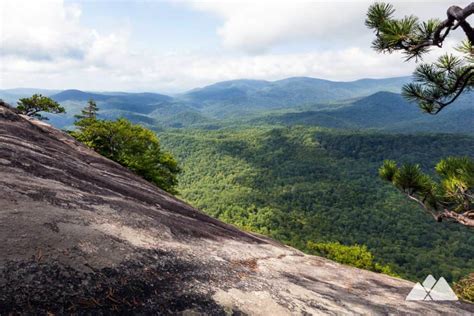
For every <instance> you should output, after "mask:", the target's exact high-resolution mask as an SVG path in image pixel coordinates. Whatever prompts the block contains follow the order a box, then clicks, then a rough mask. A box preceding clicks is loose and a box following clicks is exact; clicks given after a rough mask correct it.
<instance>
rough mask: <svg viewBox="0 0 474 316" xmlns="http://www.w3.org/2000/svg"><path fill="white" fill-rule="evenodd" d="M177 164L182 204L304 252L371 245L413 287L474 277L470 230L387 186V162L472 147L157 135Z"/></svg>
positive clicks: (443, 142) (312, 130)
mask: <svg viewBox="0 0 474 316" xmlns="http://www.w3.org/2000/svg"><path fill="white" fill-rule="evenodd" d="M159 137H160V139H161V142H162V145H163V146H164V147H165V148H166V149H167V150H169V151H171V152H172V153H173V154H174V155H175V157H176V158H177V159H178V161H179V164H180V166H181V167H182V169H183V172H182V173H181V175H180V176H179V186H178V191H179V192H180V196H181V197H182V198H183V199H185V200H186V201H188V202H190V203H191V204H192V205H194V206H196V207H198V208H200V209H202V210H203V211H205V212H206V213H208V214H211V215H212V216H215V217H217V218H219V219H222V220H224V221H226V222H229V223H232V224H235V225H237V226H239V227H241V228H244V229H247V230H251V231H255V232H259V233H262V234H266V235H269V236H271V237H274V238H276V239H278V240H280V241H282V242H284V243H287V244H289V245H292V246H294V247H296V248H299V249H302V250H304V251H309V252H311V250H310V249H308V242H339V243H341V244H344V245H355V244H359V245H366V246H367V247H368V249H369V251H371V252H372V253H373V254H374V256H375V258H376V260H378V262H380V263H381V264H385V265H389V266H390V267H391V268H392V270H393V271H394V272H395V273H396V274H398V275H400V276H402V277H404V278H408V279H412V280H418V279H421V278H423V277H424V276H425V275H426V274H429V273H432V274H434V275H439V276H444V277H445V278H447V279H448V280H449V281H456V280H458V279H459V278H460V277H462V276H465V275H467V274H468V273H470V272H471V271H473V269H474V235H473V234H472V231H471V230H470V229H469V228H466V227H462V226H459V225H456V224H452V223H447V222H446V223H445V222H443V223H436V222H434V221H433V220H432V219H431V218H430V217H428V216H427V215H426V214H424V213H423V212H421V211H420V210H419V209H418V207H417V205H415V204H414V203H412V202H410V201H407V200H406V199H405V198H404V197H403V196H402V195H400V194H399V192H397V191H396V190H395V189H394V188H392V187H391V186H389V185H386V184H384V183H383V182H382V180H380V179H379V177H378V173H377V170H378V168H379V167H380V165H381V163H382V161H383V160H384V159H395V160H397V161H400V162H411V163H421V165H422V168H423V170H426V171H427V172H431V171H432V170H433V167H434V165H435V164H436V163H437V162H438V161H439V160H440V159H441V158H443V157H446V156H451V155H457V156H470V157H472V156H474V138H472V137H469V136H460V135H448V134H431V135H428V134H425V135H423V134H411V135H397V134H395V135H393V134H380V133H373V132H351V131H341V130H330V129H324V128H318V127H303V126H295V127H290V128H288V127H274V126H265V127H241V128H232V129H225V130H219V131H203V130H174V131H165V132H161V133H159Z"/></svg>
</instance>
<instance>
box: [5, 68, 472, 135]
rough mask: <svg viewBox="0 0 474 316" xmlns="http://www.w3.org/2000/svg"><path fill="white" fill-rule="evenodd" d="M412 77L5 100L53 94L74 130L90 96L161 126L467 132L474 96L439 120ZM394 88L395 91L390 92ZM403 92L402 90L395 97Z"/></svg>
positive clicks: (107, 114)
mask: <svg viewBox="0 0 474 316" xmlns="http://www.w3.org/2000/svg"><path fill="white" fill-rule="evenodd" d="M409 80H410V78H409V77H399V78H387V79H361V80H356V81H351V82H335V81H329V80H323V79H315V78H307V77H295V78H288V79H283V80H278V81H264V80H232V81H224V82H218V83H215V84H213V85H210V86H207V87H204V88H199V89H194V90H191V91H189V92H187V93H185V94H182V95H178V96H175V97H171V96H167V95H163V94H158V93H125V92H87V91H80V90H64V91H61V92H59V93H53V92H55V91H54V90H41V89H9V90H0V97H1V96H2V95H7V96H9V97H10V99H6V98H5V100H6V101H7V102H10V103H12V104H15V103H16V100H18V98H19V97H25V96H29V95H31V94H33V93H43V94H44V95H49V96H51V98H53V99H54V100H56V101H58V102H59V103H61V105H63V106H64V107H65V108H66V111H67V114H65V115H51V114H48V115H47V116H48V117H49V118H50V120H51V123H52V124H53V125H55V126H57V127H60V128H72V126H73V123H74V115H75V114H78V113H80V111H81V109H82V108H83V107H84V106H85V105H86V103H87V101H88V100H89V99H94V100H95V101H96V102H97V104H98V106H99V108H100V112H99V117H102V118H107V119H115V118H119V117H125V118H128V119H130V120H131V121H133V122H135V123H141V124H143V125H146V126H148V127H154V128H155V129H156V128H161V127H163V128H166V127H174V128H184V127H190V126H194V127H200V128H208V129H215V128H218V127H221V126H224V125H228V124H229V123H230V124H233V125H236V124H237V125H238V124H262V123H264V124H283V125H297V124H303V125H314V126H323V127H332V128H341V129H378V130H385V131H393V132H417V131H422V132H435V131H439V132H453V133H456V132H467V133H473V134H474V124H472V121H473V120H474V118H473V113H474V108H473V107H472V100H474V94H473V93H471V94H465V95H462V96H461V97H460V98H459V100H457V101H456V102H455V103H454V104H452V105H451V106H450V107H449V108H447V109H446V110H445V111H442V112H441V113H440V114H439V115H436V116H432V115H428V114H424V113H422V112H421V111H420V110H419V108H418V107H417V106H416V105H415V104H409V103H407V102H406V101H405V100H404V99H403V98H402V97H401V96H400V95H399V94H398V93H399V92H400V89H401V86H402V85H403V84H404V83H406V82H408V81H409ZM390 91H392V92H390ZM393 92H397V93H393Z"/></svg>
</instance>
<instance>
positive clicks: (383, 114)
mask: <svg viewBox="0 0 474 316" xmlns="http://www.w3.org/2000/svg"><path fill="white" fill-rule="evenodd" d="M473 99H474V94H472V93H469V94H465V95H462V96H461V97H460V98H459V99H458V100H456V101H455V102H454V103H453V104H452V105H450V107H448V108H446V109H445V110H443V111H441V112H440V113H439V114H437V115H429V114H426V113H423V112H422V111H421V110H420V109H419V108H418V106H417V105H416V104H412V103H408V102H407V101H406V100H405V99H404V98H403V97H402V96H401V95H399V94H396V93H391V92H377V93H375V94H373V95H370V96H368V97H365V98H362V99H359V100H357V101H354V102H351V103H349V104H344V105H343V106H340V107H335V109H334V110H320V111H317V110H316V111H301V112H292V113H284V114H269V115H266V116H263V117H261V118H258V119H254V120H252V121H251V122H252V123H254V124H258V123H259V122H263V123H267V124H283V125H315V126H323V127H331V128H346V129H378V130H385V131H393V132H445V133H468V134H474V124H473V122H474V108H473V107H472V100H473Z"/></svg>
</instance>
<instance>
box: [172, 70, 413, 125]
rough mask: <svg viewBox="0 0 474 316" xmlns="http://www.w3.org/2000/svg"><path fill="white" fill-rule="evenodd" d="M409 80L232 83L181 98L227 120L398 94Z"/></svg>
mask: <svg viewBox="0 0 474 316" xmlns="http://www.w3.org/2000/svg"><path fill="white" fill-rule="evenodd" d="M409 80H410V77H398V78H387V79H361V80H357V81H351V82H336V81H329V80H323V79H316V78H308V77H294V78H288V79H283V80H278V81H263V80H232V81H225V82H220V83H216V84H213V85H210V86H206V87H203V88H200V89H194V90H191V91H189V92H188V93H185V94H184V95H181V96H180V98H181V99H182V100H184V101H187V102H192V103H194V104H198V106H199V108H201V109H202V111H203V112H205V113H207V114H210V115H213V116H215V117H226V116H229V115H233V114H238V115H240V114H242V113H246V112H247V113H248V112H255V111H259V110H260V111H261V110H268V109H279V108H291V107H295V106H302V105H308V104H315V103H322V102H326V103H327V102H334V101H341V100H345V99H350V98H358V97H363V96H367V95H370V94H373V93H375V92H378V91H391V92H399V91H400V89H401V87H402V86H403V84H405V83H407V82H408V81H409Z"/></svg>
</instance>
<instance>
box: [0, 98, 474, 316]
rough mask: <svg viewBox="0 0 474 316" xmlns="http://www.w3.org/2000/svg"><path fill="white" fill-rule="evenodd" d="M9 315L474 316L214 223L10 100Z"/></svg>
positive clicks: (5, 273)
mask: <svg viewBox="0 0 474 316" xmlns="http://www.w3.org/2000/svg"><path fill="white" fill-rule="evenodd" d="M0 240H1V242H0V315H7V314H9V313H11V312H18V313H22V314H32V313H38V314H46V313H48V312H50V313H53V314H69V313H76V314H93V315H101V314H110V313H134V314H180V313H181V314H187V315H195V314H200V313H202V314H210V315H232V314H234V315H241V314H251V315H289V314H292V315H301V314H332V315H341V314H342V315H344V314H346V315H353V314H417V315H419V314H452V315H455V314H470V313H473V312H474V307H473V305H470V304H466V303H461V302H444V303H442V302H407V301H405V300H404V299H405V297H406V295H407V294H408V293H409V292H410V290H411V288H412V287H413V285H414V284H413V283H411V282H408V281H405V280H401V279H397V278H392V277H388V276H385V275H382V274H376V273H372V272H369V271H364V270H359V269H355V268H351V267H347V266H344V265H340V264H337V263H334V262H332V261H330V260H326V259H323V258H319V257H314V256H308V255H304V254H303V253H301V252H299V251H297V250H295V249H293V248H289V247H286V246H284V245H281V244H279V243H278V242H275V241H273V240H270V239H268V238H265V237H262V236H258V235H255V234H250V233H246V232H243V231H240V230H238V229H236V228H235V227H233V226H230V225H227V224H224V223H222V222H220V221H218V220H215V219H213V218H210V217H209V216H207V215H205V214H203V213H202V212H200V211H199V210H197V209H194V208H193V207H191V206H189V205H187V204H186V203H184V202H182V201H180V200H178V199H177V198H175V197H173V196H171V195H169V194H167V193H165V192H163V191H162V190H160V189H158V188H156V187H155V186H153V185H151V184H149V183H148V182H146V181H144V180H143V179H141V178H140V177H138V176H136V175H134V174H133V173H131V172H129V171H128V170H126V169H125V168H123V167H121V166H120V165H118V164H116V163H114V162H112V161H110V160H108V159H106V158H104V157H102V156H100V155H98V154H96V153H95V152H93V151H91V150H89V149H88V148H86V147H84V146H83V145H81V144H80V143H78V142H76V141H75V140H74V139H73V138H71V137H69V136H68V135H67V134H65V133H63V132H61V131H59V130H57V129H54V128H52V127H51V126H49V125H47V124H45V123H42V122H38V121H33V120H30V119H28V118H26V117H23V116H21V115H18V114H17V113H15V111H14V110H13V109H11V108H8V107H7V106H5V105H0Z"/></svg>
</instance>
